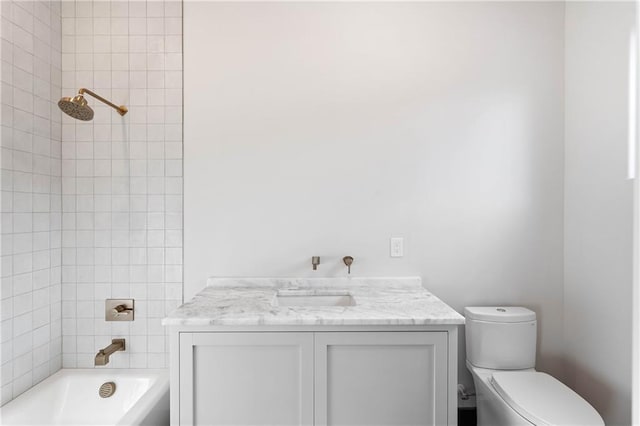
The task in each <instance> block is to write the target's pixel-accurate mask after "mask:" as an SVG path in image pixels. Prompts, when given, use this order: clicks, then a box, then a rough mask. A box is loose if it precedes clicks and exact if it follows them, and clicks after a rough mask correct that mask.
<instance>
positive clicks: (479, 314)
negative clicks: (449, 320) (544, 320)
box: [464, 306, 536, 322]
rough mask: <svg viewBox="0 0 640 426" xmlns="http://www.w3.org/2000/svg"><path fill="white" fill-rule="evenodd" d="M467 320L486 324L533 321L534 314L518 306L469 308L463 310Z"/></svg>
mask: <svg viewBox="0 0 640 426" xmlns="http://www.w3.org/2000/svg"><path fill="white" fill-rule="evenodd" d="M464 316H465V317H466V318H467V319H475V320H479V321H488V322H529V321H535V319H536V313H535V312H533V311H532V310H530V309H527V308H523V307H520V306H469V307H466V308H464Z"/></svg>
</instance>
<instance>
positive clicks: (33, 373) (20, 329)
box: [0, 0, 62, 404]
mask: <svg viewBox="0 0 640 426" xmlns="http://www.w3.org/2000/svg"><path fill="white" fill-rule="evenodd" d="M0 7H1V16H2V19H1V22H0V28H1V46H0V50H1V53H2V55H1V56H2V67H1V71H0V74H1V80H2V82H1V83H0V86H1V93H0V97H1V105H2V113H1V114H2V120H1V123H2V129H1V136H2V137H1V147H2V149H1V153H0V157H2V173H1V176H0V180H1V183H2V193H1V195H0V199H1V204H2V208H1V210H2V224H1V231H2V232H1V233H2V244H1V245H2V266H1V272H2V273H1V276H2V278H1V281H2V285H1V287H0V297H1V299H2V303H1V306H0V315H1V319H2V328H1V331H0V341H1V343H0V346H1V348H2V351H1V352H0V363H1V364H2V369H1V371H0V378H1V382H2V383H1V385H2V398H1V404H4V403H6V402H8V401H9V400H11V399H12V398H15V397H16V396H18V395H20V394H21V393H22V392H24V391H26V390H27V389H29V388H30V387H31V386H33V385H35V384H36V383H38V382H40V381H41V380H44V379H45V378H47V377H48V376H49V375H50V374H52V373H54V372H56V371H57V370H59V369H60V367H61V364H62V355H61V351H62V350H61V320H60V317H61V312H60V291H61V290H60V262H61V259H60V258H61V254H60V240H61V232H60V229H61V223H60V222H61V221H60V217H61V213H60V211H61V206H60V121H61V117H60V115H61V114H60V110H58V107H57V105H56V102H57V99H58V98H59V96H60V86H61V72H60V2H59V1H56V0H54V1H39V2H35V1H9V0H6V1H2V2H1V4H0Z"/></svg>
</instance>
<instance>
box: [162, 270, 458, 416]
mask: <svg viewBox="0 0 640 426" xmlns="http://www.w3.org/2000/svg"><path fill="white" fill-rule="evenodd" d="M163 324H164V325H165V326H168V327H170V330H171V389H172V391H171V421H172V424H174V425H192V424H193V425H234V424H251V425H260V424H265V425H266V424H270V425H275V424H277V425H346V424H348V425H356V424H360V425H372V424H378V425H455V424H457V395H456V394H457V343H458V337H457V329H458V326H460V325H462V324H464V318H463V317H462V316H461V315H460V314H458V313H457V312H456V311H454V310H453V309H452V308H451V307H449V306H448V305H446V304H445V303H444V302H442V301H441V300H440V299H438V298H437V297H435V296H434V295H433V294H431V293H429V292H428V291H426V290H425V289H424V288H422V285H421V282H420V278H353V279H347V278H344V279H343V278H335V279H322V278H320V279H266V278H265V279H256V278H246V279H239V278H233V279H231V278H213V279H210V280H209V282H208V285H207V287H205V289H204V290H202V291H201V292H200V293H199V294H198V295H196V296H195V297H194V299H193V300H191V301H189V302H187V303H185V304H184V305H182V306H181V307H180V308H178V309H177V310H176V311H174V312H173V313H172V314H171V315H169V316H168V317H167V318H165V319H164V320H163Z"/></svg>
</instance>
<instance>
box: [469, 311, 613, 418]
mask: <svg viewBox="0 0 640 426" xmlns="http://www.w3.org/2000/svg"><path fill="white" fill-rule="evenodd" d="M464 313H465V317H466V326H465V331H466V345H467V368H468V369H469V371H470V372H471V374H472V376H473V381H474V384H475V388H476V402H477V410H478V412H477V414H478V426H503V425H504V426H507V425H508V426H529V425H536V426H543V425H549V426H569V425H571V426H573V425H575V426H578V425H579V426H604V421H603V420H602V418H601V417H600V415H599V414H598V412H597V411H596V410H595V409H594V408H593V407H592V406H591V405H590V404H589V403H588V402H587V401H585V400H584V399H583V398H582V397H580V396H579V395H578V394H577V393H575V392H574V391H572V390H571V389H570V388H568V387H567V386H565V385H564V384H562V383H561V382H560V381H558V380H557V379H555V378H554V377H552V376H550V375H548V374H546V373H542V372H538V371H536V370H535V368H534V367H535V352H536V326H537V322H536V314H535V312H533V311H530V310H529V309H526V308H520V307H467V308H465V310H464Z"/></svg>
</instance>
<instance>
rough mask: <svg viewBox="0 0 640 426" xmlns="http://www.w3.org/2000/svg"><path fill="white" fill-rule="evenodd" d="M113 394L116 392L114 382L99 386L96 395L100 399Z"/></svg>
mask: <svg viewBox="0 0 640 426" xmlns="http://www.w3.org/2000/svg"><path fill="white" fill-rule="evenodd" d="M115 392H116V384H115V383H114V382H106V383H103V384H102V386H100V389H99V390H98V395H100V398H109V397H110V396H111V395H113V394H114V393H115Z"/></svg>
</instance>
